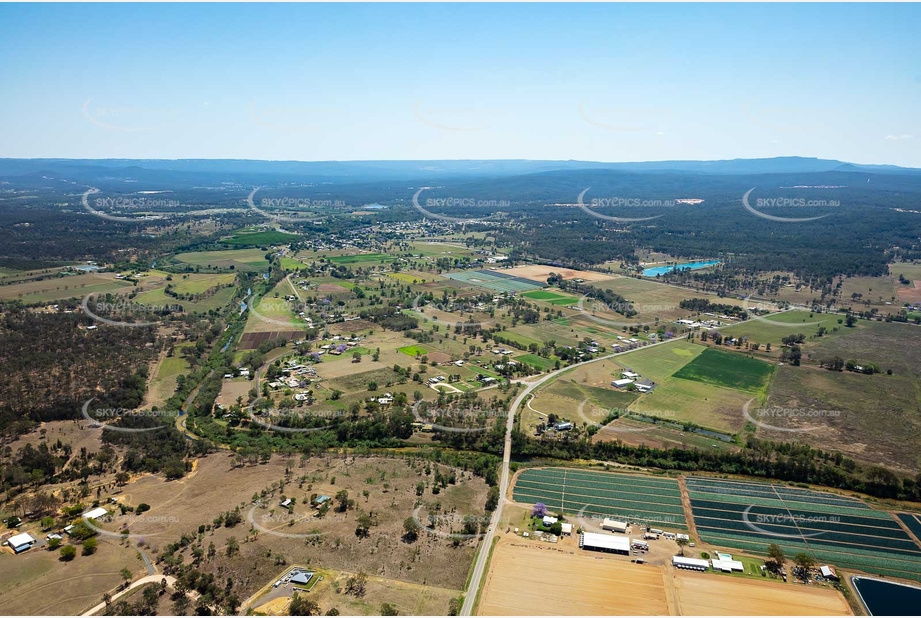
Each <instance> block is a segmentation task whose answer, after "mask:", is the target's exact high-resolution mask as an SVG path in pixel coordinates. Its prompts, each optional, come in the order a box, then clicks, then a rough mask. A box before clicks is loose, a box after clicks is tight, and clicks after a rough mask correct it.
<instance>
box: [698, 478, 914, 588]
mask: <svg viewBox="0 0 921 618" xmlns="http://www.w3.org/2000/svg"><path fill="white" fill-rule="evenodd" d="M687 487H688V494H689V496H690V499H691V508H692V511H693V514H694V523H695V525H696V527H697V531H698V534H700V536H701V538H702V539H703V540H705V541H708V542H710V543H714V544H720V545H726V546H728V547H734V548H738V549H743V550H749V551H756V552H762V553H763V552H765V551H766V549H767V546H768V545H769V544H770V543H776V544H777V545H780V546H781V548H783V550H784V551H785V552H787V553H788V555H793V554H796V553H798V552H801V551H805V552H807V553H809V554H811V555H812V556H813V557H814V558H815V560H816V561H818V562H823V563H824V562H830V563H832V564H835V565H837V566H840V567H843V568H851V569H858V570H861V571H864V572H867V573H872V574H879V575H889V576H893V577H905V578H909V579H916V580H921V547H919V546H918V544H917V543H915V542H914V541H913V540H912V539H911V538H910V537H909V536H908V534H906V533H905V531H904V530H903V529H902V528H901V526H899V524H898V523H897V522H896V521H895V519H893V517H892V516H891V515H890V514H889V513H885V512H882V511H875V510H873V509H871V508H869V507H868V506H867V505H866V504H865V503H863V502H861V501H860V500H857V499H855V498H849V497H846V496H840V495H836V494H831V493H824V492H817V491H812V490H808V489H798V488H793V487H789V486H785V485H771V484H767V483H747V482H738V481H722V480H717V479H709V478H689V479H687Z"/></svg>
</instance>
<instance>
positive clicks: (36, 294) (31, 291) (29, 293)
mask: <svg viewBox="0 0 921 618" xmlns="http://www.w3.org/2000/svg"><path fill="white" fill-rule="evenodd" d="M131 287H132V286H131V284H130V283H128V282H127V281H122V280H119V279H116V278H115V273H91V274H86V275H64V276H58V275H54V276H49V278H47V279H43V280H41V281H24V282H22V283H12V284H10V285H3V286H0V300H21V301H22V302H23V303H27V304H28V303H39V302H51V301H55V300H64V299H67V298H82V297H84V296H87V295H88V294H93V293H95V294H105V293H106V292H118V291H120V290H124V291H127V290H128V289H130V288H131Z"/></svg>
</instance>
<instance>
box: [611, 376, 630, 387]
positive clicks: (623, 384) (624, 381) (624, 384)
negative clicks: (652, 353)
mask: <svg viewBox="0 0 921 618" xmlns="http://www.w3.org/2000/svg"><path fill="white" fill-rule="evenodd" d="M631 384H633V380H627V379H626V378H625V379H622V380H614V381H613V382H611V386H613V387H614V388H627V387H628V386H629V385H631Z"/></svg>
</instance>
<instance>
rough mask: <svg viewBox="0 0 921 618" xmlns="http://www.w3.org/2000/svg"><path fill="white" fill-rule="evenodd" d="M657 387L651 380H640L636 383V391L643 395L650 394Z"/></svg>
mask: <svg viewBox="0 0 921 618" xmlns="http://www.w3.org/2000/svg"><path fill="white" fill-rule="evenodd" d="M655 387H656V385H655V382H652V381H651V380H638V381H637V382H636V390H638V391H639V392H641V393H648V392H650V391H651V390H653V389H654V388H655Z"/></svg>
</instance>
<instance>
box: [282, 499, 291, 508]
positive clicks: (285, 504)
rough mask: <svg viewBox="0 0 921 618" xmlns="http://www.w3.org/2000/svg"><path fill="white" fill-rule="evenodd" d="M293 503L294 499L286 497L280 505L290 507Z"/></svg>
mask: <svg viewBox="0 0 921 618" xmlns="http://www.w3.org/2000/svg"><path fill="white" fill-rule="evenodd" d="M292 504H294V501H293V500H292V499H291V498H285V499H284V500H282V501H281V502H280V503H279V505H280V506H281V507H282V508H288V507H290V506H291V505H292Z"/></svg>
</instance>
